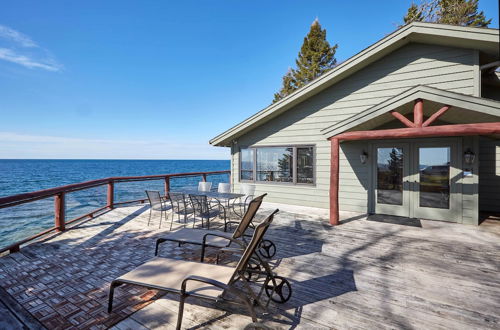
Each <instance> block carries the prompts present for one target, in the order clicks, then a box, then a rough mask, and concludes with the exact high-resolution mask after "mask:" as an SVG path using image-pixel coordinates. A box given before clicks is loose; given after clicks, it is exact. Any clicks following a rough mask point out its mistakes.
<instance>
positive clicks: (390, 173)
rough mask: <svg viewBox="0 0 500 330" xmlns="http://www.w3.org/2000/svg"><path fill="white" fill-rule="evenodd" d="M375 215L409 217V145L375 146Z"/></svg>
mask: <svg viewBox="0 0 500 330" xmlns="http://www.w3.org/2000/svg"><path fill="white" fill-rule="evenodd" d="M374 154H375V155H376V157H374V158H375V164H374V172H375V173H374V176H373V177H374V183H373V186H374V188H375V213H378V214H390V215H398V216H409V192H408V183H407V178H406V177H407V176H408V168H409V157H408V145H407V144H400V143H397V144H380V145H375V146H374Z"/></svg>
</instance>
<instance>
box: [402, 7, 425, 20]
mask: <svg viewBox="0 0 500 330" xmlns="http://www.w3.org/2000/svg"><path fill="white" fill-rule="evenodd" d="M423 20H424V15H423V12H422V8H420V7H419V6H417V5H416V4H414V3H412V4H411V6H410V8H408V12H407V13H406V16H405V17H403V21H404V23H405V24H409V23H411V22H422V21H423Z"/></svg>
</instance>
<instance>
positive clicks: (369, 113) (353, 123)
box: [321, 85, 500, 138]
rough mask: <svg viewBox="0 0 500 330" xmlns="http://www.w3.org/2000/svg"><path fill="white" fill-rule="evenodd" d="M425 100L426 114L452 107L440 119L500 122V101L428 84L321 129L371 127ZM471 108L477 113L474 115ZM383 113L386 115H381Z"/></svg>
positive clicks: (335, 132)
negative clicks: (396, 111) (391, 113)
mask: <svg viewBox="0 0 500 330" xmlns="http://www.w3.org/2000/svg"><path fill="white" fill-rule="evenodd" d="M416 99H422V100H424V114H427V115H430V114H432V113H433V112H434V111H435V110H437V109H438V108H440V107H441V106H443V105H448V106H451V107H452V108H451V109H450V110H449V111H448V112H447V113H446V114H445V115H444V116H442V117H441V118H442V119H443V120H444V121H447V122H451V123H461V122H467V123H473V122H493V121H499V118H500V102H499V101H494V100H490V99H485V98H481V97H477V96H471V95H465V94H460V93H455V92H450V91H445V90H442V89H438V88H434V87H429V86H422V85H419V86H415V87H412V88H410V89H408V90H407V91H405V92H403V93H401V94H399V95H396V96H394V97H391V98H390V99H388V100H385V101H384V102H382V103H380V104H377V105H375V106H373V107H371V108H369V109H366V110H365V111H362V112H360V113H357V114H355V115H353V116H351V117H349V118H346V119H344V120H341V121H339V122H337V123H335V124H333V125H331V126H329V127H326V128H324V129H322V130H321V132H322V133H323V135H325V137H326V138H329V137H332V136H335V135H338V134H340V133H343V132H347V131H350V130H368V129H372V128H374V127H377V126H380V125H383V124H384V123H386V122H388V121H390V120H394V117H392V115H390V114H389V111H391V110H395V109H398V110H400V111H399V112H400V113H402V114H405V113H409V112H411V111H412V109H413V101H414V100H416ZM470 111H474V112H476V113H475V114H474V116H473V117H471V116H470ZM382 116H384V117H382Z"/></svg>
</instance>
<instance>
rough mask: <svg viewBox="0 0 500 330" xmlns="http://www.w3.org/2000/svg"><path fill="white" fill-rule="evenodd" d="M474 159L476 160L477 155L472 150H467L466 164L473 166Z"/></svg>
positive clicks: (465, 155)
mask: <svg viewBox="0 0 500 330" xmlns="http://www.w3.org/2000/svg"><path fill="white" fill-rule="evenodd" d="M474 159H476V154H475V153H473V152H472V151H471V150H470V149H467V151H466V152H464V161H465V164H469V165H470V164H473V163H474Z"/></svg>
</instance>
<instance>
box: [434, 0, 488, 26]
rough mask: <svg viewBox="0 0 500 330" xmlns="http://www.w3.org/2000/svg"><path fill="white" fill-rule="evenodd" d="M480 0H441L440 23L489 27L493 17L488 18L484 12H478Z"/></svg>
mask: <svg viewBox="0 0 500 330" xmlns="http://www.w3.org/2000/svg"><path fill="white" fill-rule="evenodd" d="M478 2H479V0H440V1H439V12H438V16H439V21H438V23H444V24H453V25H462V26H477V27H487V26H488V25H489V24H490V23H491V19H489V20H487V19H486V17H485V16H484V12H482V11H481V12H478V8H477V6H478Z"/></svg>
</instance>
